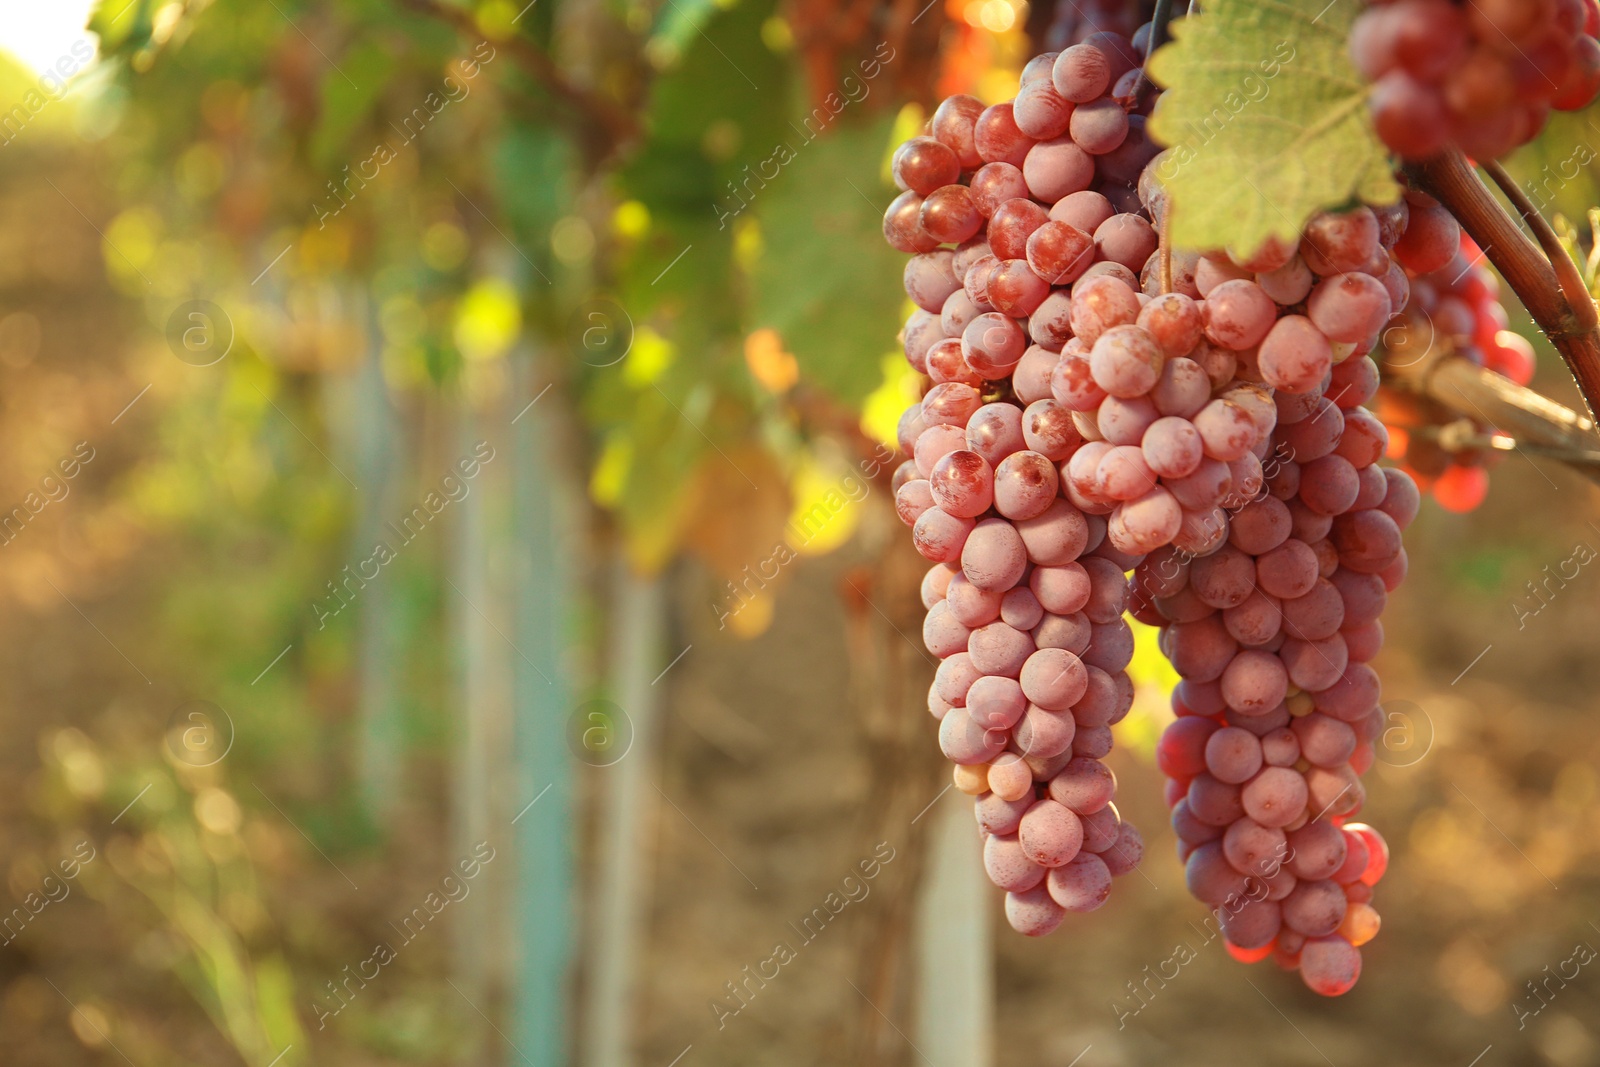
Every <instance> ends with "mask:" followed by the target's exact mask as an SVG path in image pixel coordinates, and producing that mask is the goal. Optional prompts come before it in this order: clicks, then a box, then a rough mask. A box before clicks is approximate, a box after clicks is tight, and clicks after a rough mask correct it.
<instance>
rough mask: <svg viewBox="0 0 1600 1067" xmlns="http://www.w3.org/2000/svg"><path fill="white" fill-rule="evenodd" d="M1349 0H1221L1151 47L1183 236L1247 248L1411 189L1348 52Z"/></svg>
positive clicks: (1156, 134)
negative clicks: (1376, 124)
mask: <svg viewBox="0 0 1600 1067" xmlns="http://www.w3.org/2000/svg"><path fill="white" fill-rule="evenodd" d="M1361 10H1362V8H1361V5H1360V4H1356V3H1352V2H1349V0H1334V2H1333V3H1329V2H1328V0H1215V2H1213V3H1208V4H1207V5H1206V8H1205V11H1204V13H1203V14H1201V15H1198V16H1196V17H1193V18H1187V19H1182V20H1179V21H1178V22H1176V23H1174V24H1173V36H1174V41H1173V42H1172V43H1171V44H1169V45H1167V46H1165V47H1163V48H1162V49H1161V50H1160V51H1158V52H1157V53H1156V54H1155V55H1154V56H1152V57H1151V63H1150V74H1151V77H1152V78H1153V79H1154V80H1155V81H1156V83H1157V84H1159V85H1161V86H1162V87H1164V88H1165V89H1166V93H1165V95H1163V96H1162V98H1161V102H1160V104H1158V105H1157V107H1156V110H1155V113H1154V114H1153V115H1152V116H1151V118H1150V134H1151V136H1152V137H1153V138H1154V139H1155V141H1156V142H1157V143H1159V144H1162V145H1166V146H1168V148H1169V151H1168V154H1167V156H1166V157H1165V158H1164V159H1163V161H1162V162H1161V163H1160V164H1158V165H1157V171H1156V176H1157V177H1158V178H1159V179H1160V181H1161V184H1162V185H1163V186H1164V187H1165V189H1166V190H1167V195H1168V197H1169V198H1170V202H1171V205H1172V214H1171V223H1170V225H1171V228H1172V229H1171V238H1172V242H1173V243H1174V244H1175V245H1177V246H1179V247H1182V248H1195V249H1208V248H1231V249H1234V250H1236V251H1239V252H1241V253H1243V254H1245V255H1248V254H1250V253H1252V252H1254V251H1255V250H1257V249H1258V248H1260V247H1261V245H1262V244H1263V243H1264V242H1265V241H1266V240H1267V239H1268V238H1271V237H1276V238H1279V239H1281V240H1285V241H1293V240H1296V239H1298V238H1299V236H1300V231H1301V229H1302V228H1303V227H1304V225H1305V223H1306V221H1307V220H1308V219H1310V218H1311V216H1312V215H1314V214H1316V213H1317V212H1318V211H1322V210H1325V209H1328V208H1334V207H1339V206H1341V205H1343V204H1347V203H1350V202H1351V201H1354V200H1362V201H1365V202H1367V203H1370V204H1389V203H1393V202H1394V200H1395V199H1396V198H1397V197H1398V196H1399V195H1400V190H1399V186H1398V185H1397V184H1396V182H1395V180H1394V176H1393V163H1392V162H1391V160H1390V158H1389V154H1388V151H1387V150H1386V149H1385V148H1384V146H1383V143H1382V142H1381V141H1379V140H1378V135H1377V132H1376V130H1375V129H1374V128H1373V125H1372V119H1371V115H1370V113H1369V111H1368V108H1367V103H1366V100H1367V90H1368V85H1367V82H1366V81H1365V80H1364V79H1363V78H1362V77H1361V75H1360V73H1359V72H1357V70H1356V68H1355V65H1354V64H1353V63H1352V62H1351V60H1350V57H1349V55H1348V52H1347V50H1346V49H1347V41H1348V39H1349V36H1350V27H1351V24H1352V23H1353V22H1354V21H1355V19H1356V16H1357V15H1358V14H1359V13H1360V12H1361Z"/></svg>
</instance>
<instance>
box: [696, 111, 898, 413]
mask: <svg viewBox="0 0 1600 1067" xmlns="http://www.w3.org/2000/svg"><path fill="white" fill-rule="evenodd" d="M891 123H892V119H891V118H890V117H874V118H873V119H871V120H870V121H863V122H841V123H839V124H838V127H837V128H836V129H831V130H828V131H827V133H826V134H825V135H823V136H821V137H818V138H816V139H815V140H806V139H805V137H804V136H802V134H803V132H804V131H803V130H801V131H800V132H797V133H794V134H792V135H791V136H790V137H789V138H788V139H787V141H785V142H784V143H783V145H782V146H781V151H779V152H777V153H776V154H775V155H774V156H773V167H774V168H776V167H777V165H778V164H780V163H781V164H782V165H783V166H782V170H781V172H779V173H778V174H777V177H776V179H775V180H773V181H772V182H771V183H770V184H769V185H768V186H767V187H765V188H754V186H752V195H751V205H750V206H751V209H752V211H753V214H754V216H755V218H756V219H757V220H758V223H759V225H760V232H761V243H762V246H763V247H762V251H761V255H760V258H759V260H758V261H757V262H756V264H755V270H754V274H753V281H754V286H753V294H752V295H753V297H754V309H753V310H754V325H756V326H770V327H772V328H773V329H775V330H777V331H778V333H779V334H780V335H782V337H783V340H784V343H785V344H786V345H788V347H789V350H790V351H791V352H793V353H794V355H795V358H796V359H797V360H798V361H799V363H800V371H801V375H802V377H804V378H805V379H806V380H807V381H809V382H811V383H813V384H815V385H819V386H821V387H822V388H824V389H827V390H828V391H829V392H831V393H832V394H833V395H834V396H835V397H836V398H837V399H839V400H841V401H843V402H844V403H846V404H850V405H856V404H859V403H860V402H861V401H862V400H863V399H864V398H865V397H866V395H867V394H868V393H870V392H871V391H872V390H873V389H874V388H875V387H876V386H877V385H878V383H879V382H881V381H882V379H883V370H882V364H881V361H880V357H881V356H882V355H883V354H884V352H886V351H892V350H893V349H894V335H895V331H896V330H897V329H898V328H899V325H900V323H899V318H898V316H899V311H900V305H901V303H902V301H903V300H904V294H903V292H902V291H901V288H900V274H901V271H902V269H903V268H904V266H905V257H904V256H902V255H900V254H899V253H897V252H895V251H894V249H892V248H890V247H889V246H888V245H886V244H885V243H884V241H883V237H882V232H883V209H884V207H885V206H887V204H888V203H889V201H890V200H891V199H893V198H894V190H893V189H892V188H888V187H886V185H885V183H884V181H883V178H882V177H881V169H882V163H883V155H884V151H885V149H886V147H887V145H888V144H889V130H890V126H891ZM797 129H799V128H798V127H797ZM725 199H726V200H727V202H728V204H729V205H730V210H741V209H742V206H743V203H742V201H740V200H736V199H734V197H733V196H731V195H730V196H728V197H726V198H725Z"/></svg>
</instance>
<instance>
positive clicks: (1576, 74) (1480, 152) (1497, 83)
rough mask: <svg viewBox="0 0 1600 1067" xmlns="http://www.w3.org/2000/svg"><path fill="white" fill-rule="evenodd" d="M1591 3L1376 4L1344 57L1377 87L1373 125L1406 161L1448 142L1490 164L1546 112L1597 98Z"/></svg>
mask: <svg viewBox="0 0 1600 1067" xmlns="http://www.w3.org/2000/svg"><path fill="white" fill-rule="evenodd" d="M1597 36H1600V4H1597V3H1596V0H1461V2H1456V0H1391V2H1378V0H1375V2H1373V3H1372V4H1371V7H1370V9H1369V10H1368V11H1366V12H1365V13H1363V14H1362V16H1361V17H1360V18H1359V19H1358V20H1357V21H1356V24H1355V27H1354V29H1353V30H1352V32H1351V35H1350V55H1351V58H1352V59H1354V60H1355V63H1356V66H1357V67H1358V68H1359V69H1360V70H1361V73H1362V74H1364V75H1365V76H1366V77H1367V78H1369V79H1371V80H1372V81H1373V82H1374V83H1375V84H1374V86H1373V90H1372V98H1371V102H1372V117H1373V121H1374V124H1375V125H1376V127H1377V130H1378V136H1380V137H1381V138H1383V141H1384V143H1385V144H1387V145H1388V146H1389V147H1390V148H1391V149H1393V150H1394V151H1395V152H1397V153H1399V154H1400V155H1401V156H1402V157H1404V158H1406V159H1413V160H1421V159H1427V158H1429V157H1431V156H1434V155H1436V154H1437V153H1439V152H1440V151H1441V150H1443V149H1444V148H1446V147H1447V146H1449V145H1451V144H1454V145H1457V146H1459V147H1460V148H1461V150H1462V151H1464V152H1466V153H1467V155H1469V156H1472V157H1473V158H1475V159H1495V158H1497V157H1499V156H1503V155H1505V154H1506V153H1507V152H1509V151H1511V150H1512V149H1513V148H1516V147H1517V146H1519V145H1523V144H1526V143H1527V142H1529V141H1531V140H1532V139H1533V138H1534V136H1535V135H1537V134H1538V132H1539V131H1540V130H1541V129H1543V128H1544V124H1545V120H1546V118H1547V117H1548V116H1549V114H1550V111H1551V109H1555V110H1559V111H1576V110H1578V109H1579V108H1582V107H1586V106H1587V105H1588V104H1589V103H1590V102H1591V101H1592V100H1594V98H1595V96H1596V94H1597V93H1600V41H1597V40H1596V39H1595V38H1596V37H1597Z"/></svg>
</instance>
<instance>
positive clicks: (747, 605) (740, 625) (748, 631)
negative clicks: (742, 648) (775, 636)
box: [724, 590, 778, 641]
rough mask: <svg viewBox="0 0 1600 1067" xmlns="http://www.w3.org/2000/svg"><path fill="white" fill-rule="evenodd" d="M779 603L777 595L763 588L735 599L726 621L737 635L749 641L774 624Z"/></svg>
mask: <svg viewBox="0 0 1600 1067" xmlns="http://www.w3.org/2000/svg"><path fill="white" fill-rule="evenodd" d="M777 605H778V598H777V597H775V596H773V595H772V594H771V593H769V592H767V591H765V590H761V591H758V592H756V593H754V594H752V595H750V596H749V597H748V598H746V599H742V600H737V601H735V602H734V605H733V607H732V608H730V609H729V610H728V615H727V617H726V619H725V620H724V622H725V624H726V625H727V628H728V629H729V630H731V631H733V635H734V636H735V637H741V638H744V639H745V640H747V641H748V640H749V639H751V638H752V637H760V636H761V635H762V634H764V633H766V632H767V627H769V626H771V625H772V615H773V611H774V609H775V608H776V607H777Z"/></svg>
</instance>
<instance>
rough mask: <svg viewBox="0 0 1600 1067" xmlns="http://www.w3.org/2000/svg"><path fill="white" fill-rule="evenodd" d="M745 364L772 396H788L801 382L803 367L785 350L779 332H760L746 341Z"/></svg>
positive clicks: (753, 334) (767, 330) (763, 330)
mask: <svg viewBox="0 0 1600 1067" xmlns="http://www.w3.org/2000/svg"><path fill="white" fill-rule="evenodd" d="M744 362H745V366H747V367H749V368H750V375H751V377H753V378H755V380H756V381H757V382H759V383H760V384H761V387H762V388H763V389H765V390H766V391H767V392H769V393H786V392H788V391H789V390H790V389H792V388H794V383H795V382H797V381H799V380H800V364H798V363H796V362H795V358H794V356H792V355H791V354H789V353H788V352H785V351H784V350H783V338H781V337H779V336H778V331H777V330H772V329H766V328H763V329H760V330H756V331H755V332H754V333H752V334H751V335H750V336H749V337H746V338H745V339H744Z"/></svg>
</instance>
